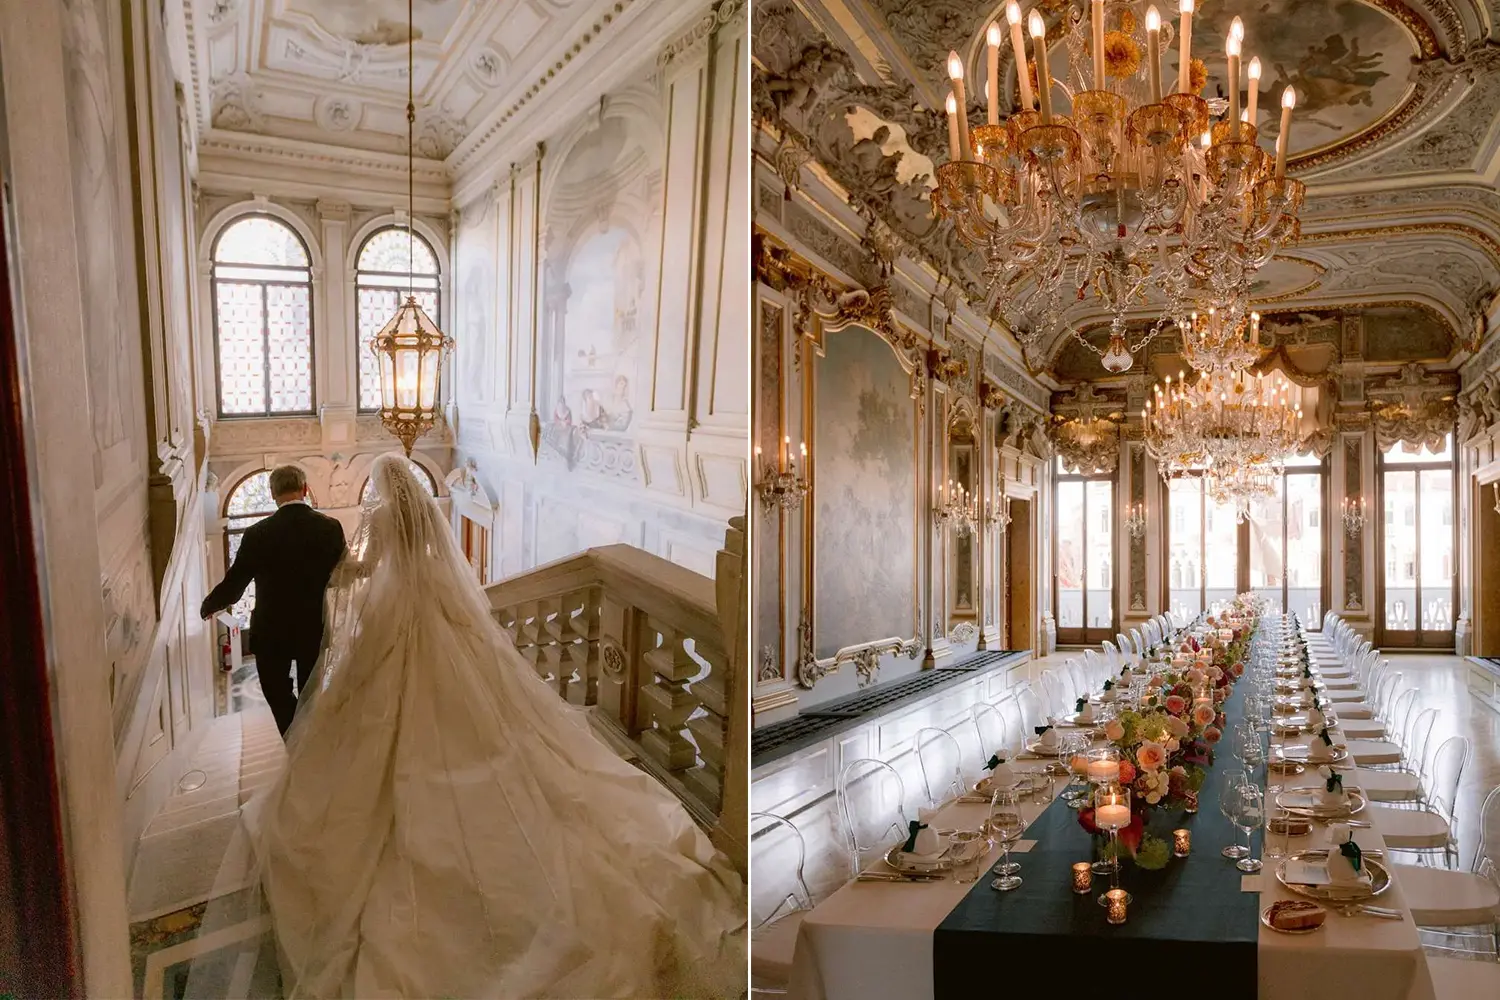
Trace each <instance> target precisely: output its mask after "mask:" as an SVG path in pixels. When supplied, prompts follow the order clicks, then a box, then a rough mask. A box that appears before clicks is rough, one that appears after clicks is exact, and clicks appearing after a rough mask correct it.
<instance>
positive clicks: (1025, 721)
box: [1016, 684, 1047, 744]
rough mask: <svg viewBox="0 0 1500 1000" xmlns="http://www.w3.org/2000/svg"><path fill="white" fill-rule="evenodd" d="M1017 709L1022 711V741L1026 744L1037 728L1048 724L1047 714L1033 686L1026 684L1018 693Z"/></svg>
mask: <svg viewBox="0 0 1500 1000" xmlns="http://www.w3.org/2000/svg"><path fill="white" fill-rule="evenodd" d="M1016 707H1017V708H1019V709H1020V710H1021V740H1022V742H1023V744H1024V742H1025V739H1026V737H1028V736H1030V735H1031V734H1032V732H1034V731H1035V729H1036V727H1037V726H1043V725H1046V724H1047V712H1046V710H1045V709H1044V708H1043V707H1042V700H1041V698H1039V697H1037V693H1036V692H1035V691H1033V690H1032V688H1031V685H1029V684H1025V685H1022V686H1021V687H1020V689H1018V690H1017V691H1016Z"/></svg>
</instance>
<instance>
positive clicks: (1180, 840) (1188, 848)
mask: <svg viewBox="0 0 1500 1000" xmlns="http://www.w3.org/2000/svg"><path fill="white" fill-rule="evenodd" d="M1192 850H1193V831H1191V830H1173V831H1172V856H1173V857H1177V858H1185V857H1187V856H1188V855H1189V854H1191V853H1192Z"/></svg>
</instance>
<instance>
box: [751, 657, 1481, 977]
mask: <svg viewBox="0 0 1500 1000" xmlns="http://www.w3.org/2000/svg"><path fill="white" fill-rule="evenodd" d="M1079 655H1081V650H1078V649H1064V650H1060V651H1058V652H1055V653H1053V654H1051V655H1050V656H1047V657H1044V658H1042V659H1039V660H1035V661H1033V663H1032V664H1031V670H1030V677H1031V678H1032V679H1035V678H1036V677H1039V676H1040V675H1041V673H1042V672H1043V671H1044V670H1046V669H1048V668H1049V667H1052V666H1054V665H1060V664H1062V663H1063V662H1064V661H1065V660H1067V659H1069V658H1070V657H1075V656H1079ZM1389 659H1390V661H1391V664H1392V666H1393V667H1395V668H1396V669H1397V670H1400V671H1401V672H1402V673H1403V674H1404V675H1405V676H1404V681H1405V683H1408V684H1416V685H1417V686H1418V687H1419V690H1420V694H1419V695H1418V701H1417V711H1421V710H1422V709H1424V708H1436V709H1438V713H1439V714H1438V719H1437V723H1436V725H1435V726H1434V728H1433V740H1434V743H1433V745H1434V746H1436V745H1438V744H1439V743H1441V741H1442V740H1444V739H1447V738H1448V737H1450V736H1467V737H1468V738H1469V739H1470V740H1471V741H1472V743H1473V756H1472V758H1471V760H1470V762H1469V766H1468V768H1467V769H1466V770H1465V772H1464V775H1463V780H1462V782H1461V784H1460V787H1459V796H1458V841H1459V850H1460V855H1461V861H1460V864H1461V866H1462V867H1463V868H1468V866H1469V865H1470V864H1471V863H1472V862H1473V858H1474V850H1475V848H1476V846H1477V844H1478V841H1479V806H1480V803H1481V802H1482V801H1483V800H1484V796H1485V794H1486V793H1487V792H1488V791H1489V790H1490V789H1491V788H1494V787H1495V786H1496V785H1500V713H1496V712H1493V711H1491V710H1490V709H1489V708H1488V707H1486V706H1485V705H1483V704H1482V703H1480V702H1478V701H1476V700H1475V699H1474V698H1472V697H1471V696H1470V695H1469V692H1468V689H1467V687H1466V685H1465V676H1466V671H1467V666H1466V664H1465V661H1464V660H1463V659H1462V658H1461V657H1457V656H1452V655H1443V654H1433V653H1403V652H1390V653H1389ZM795 821H796V823H797V826H798V829H799V830H800V831H801V832H802V834H803V836H804V838H805V839H806V842H807V861H806V867H805V873H806V878H807V882H808V886H809V888H810V889H811V891H812V893H813V898H814V900H818V899H822V898H823V897H825V896H827V895H829V894H831V893H832V892H833V891H834V890H835V889H837V888H838V887H839V886H840V885H842V884H843V883H844V881H845V880H846V879H847V878H848V877H849V874H848V872H849V862H848V858H847V855H846V852H845V850H844V847H843V836H842V833H841V831H840V829H839V825H838V814H837V809H836V808H835V807H834V803H833V800H832V797H831V796H830V797H829V798H828V799H825V800H824V801H822V802H819V803H817V804H816V805H814V806H812V807H811V808H810V809H808V810H806V811H805V812H804V813H802V814H801V815H799V816H798V817H796V820H795ZM1410 860H1416V859H1415V858H1410ZM751 893H752V895H755V893H756V880H755V877H754V873H753V872H752V876H751ZM1424 940H1426V941H1427V943H1428V944H1429V945H1431V946H1432V947H1433V948H1434V950H1441V951H1444V953H1447V952H1446V949H1448V948H1457V949H1465V948H1473V947H1475V944H1474V942H1473V939H1468V940H1467V941H1465V942H1460V941H1457V940H1452V939H1448V938H1447V937H1446V936H1443V935H1436V934H1432V935H1428V934H1426V932H1424Z"/></svg>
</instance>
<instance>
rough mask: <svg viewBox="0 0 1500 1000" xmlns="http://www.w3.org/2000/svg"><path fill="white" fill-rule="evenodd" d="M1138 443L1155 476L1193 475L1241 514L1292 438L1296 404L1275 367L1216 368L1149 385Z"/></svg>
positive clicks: (1267, 488)
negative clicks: (1254, 370) (1256, 370)
mask: <svg viewBox="0 0 1500 1000" xmlns="http://www.w3.org/2000/svg"><path fill="white" fill-rule="evenodd" d="M1141 422H1142V424H1143V426H1144V435H1145V441H1146V450H1147V451H1148V452H1149V453H1150V455H1151V457H1152V458H1154V459H1155V460H1156V462H1157V467H1158V470H1159V471H1160V472H1161V475H1162V477H1163V478H1171V477H1173V476H1185V475H1197V476H1206V477H1207V478H1208V479H1209V481H1210V482H1209V493H1210V496H1212V497H1213V498H1214V499H1215V500H1216V501H1218V502H1220V503H1233V504H1234V505H1235V508H1236V513H1237V514H1239V515H1240V516H1241V517H1243V516H1245V515H1246V514H1248V512H1249V504H1250V501H1251V500H1253V499H1255V498H1257V497H1260V496H1267V495H1269V494H1270V493H1271V492H1272V490H1273V489H1274V477H1275V476H1277V475H1279V474H1280V471H1281V465H1282V462H1283V460H1284V459H1285V457H1286V456H1287V455H1288V454H1290V453H1291V452H1293V451H1294V450H1296V447H1297V445H1298V443H1299V441H1300V437H1301V430H1300V425H1301V422H1302V404H1301V403H1300V402H1298V401H1297V399H1296V397H1295V395H1294V394H1293V391H1292V386H1291V383H1290V382H1288V381H1287V379H1286V377H1285V376H1283V375H1281V374H1280V373H1279V372H1277V373H1273V374H1272V375H1271V376H1270V377H1269V378H1268V377H1267V376H1265V375H1264V374H1261V375H1252V374H1250V373H1249V372H1246V371H1232V370H1230V369H1227V368H1218V369H1214V370H1213V371H1209V372H1205V373H1202V374H1200V375H1199V376H1198V378H1197V380H1196V381H1194V382H1193V383H1191V384H1188V383H1187V382H1186V380H1185V375H1184V374H1179V375H1178V381H1177V383H1176V384H1175V385H1174V384H1173V382H1172V379H1171V377H1170V376H1168V378H1167V380H1166V385H1165V387H1163V386H1161V385H1158V386H1156V387H1155V391H1154V398H1153V399H1148V400H1147V402H1146V407H1145V409H1143V410H1142V411H1141Z"/></svg>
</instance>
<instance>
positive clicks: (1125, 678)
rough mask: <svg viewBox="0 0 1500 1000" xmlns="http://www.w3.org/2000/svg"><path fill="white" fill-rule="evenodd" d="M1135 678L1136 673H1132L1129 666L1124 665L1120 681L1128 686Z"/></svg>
mask: <svg viewBox="0 0 1500 1000" xmlns="http://www.w3.org/2000/svg"><path fill="white" fill-rule="evenodd" d="M1134 679H1135V675H1134V674H1133V673H1131V671H1130V668H1129V667H1123V668H1121V670H1120V683H1121V684H1123V685H1125V686H1127V687H1128V686H1129V685H1130V682H1131V681H1132V680H1134Z"/></svg>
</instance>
